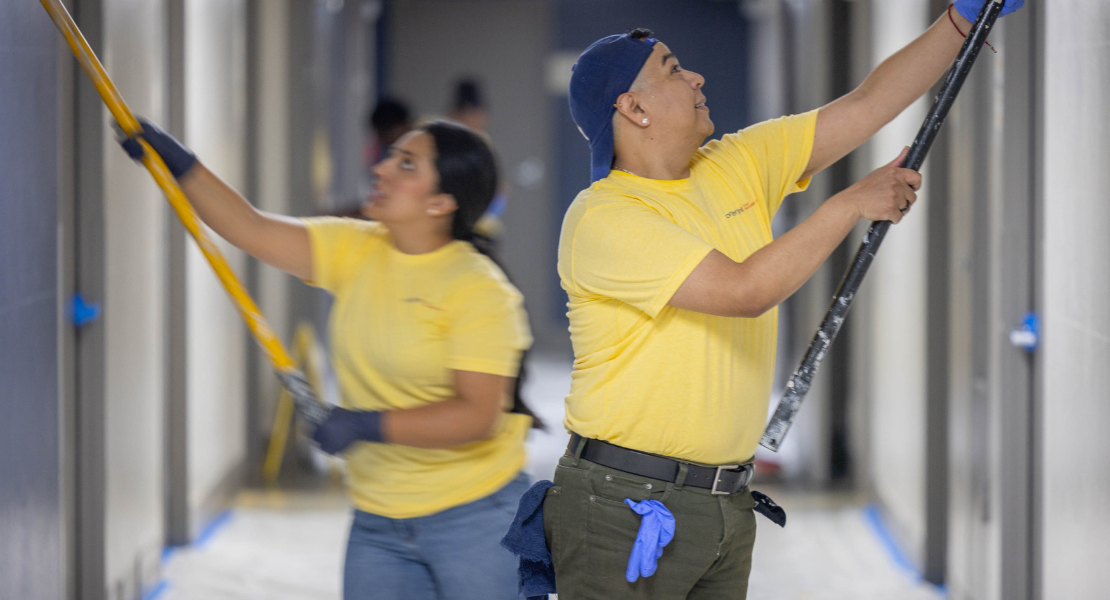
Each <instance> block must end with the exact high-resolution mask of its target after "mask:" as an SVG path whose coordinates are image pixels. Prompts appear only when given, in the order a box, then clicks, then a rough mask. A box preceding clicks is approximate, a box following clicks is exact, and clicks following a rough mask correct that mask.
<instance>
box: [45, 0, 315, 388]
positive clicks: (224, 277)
mask: <svg viewBox="0 0 1110 600" xmlns="http://www.w3.org/2000/svg"><path fill="white" fill-rule="evenodd" d="M42 5H43V7H44V8H46V12H48V13H50V18H51V19H53V20H54V24H55V25H57V26H58V30H59V31H61V32H62V35H63V36H65V38H66V41H67V42H69V47H70V48H71V49H72V50H73V54H74V56H76V57H77V61H78V62H80V63H81V66H82V67H83V68H84V69H85V73H87V74H88V76H89V79H91V80H92V83H93V85H94V86H96V91H97V92H99V93H100V97H101V98H103V99H104V103H105V104H106V105H107V106H108V110H109V111H111V113H112V116H113V117H115V119H116V122H117V123H119V126H120V128H121V129H123V132H124V134H126V135H127V136H129V137H134V136H137V135H138V134H140V133H142V127H141V126H140V125H139V122H138V121H137V120H136V119H135V115H133V114H132V113H131V110H130V109H129V108H127V105H126V104H125V103H124V102H123V98H121V97H120V95H119V91H118V90H116V86H115V85H113V84H112V81H111V80H110V79H109V78H108V74H107V73H106V72H105V71H104V66H103V65H101V64H100V61H99V60H98V59H97V58H96V55H95V54H93V51H92V49H91V48H89V44H88V42H87V41H85V36H83V35H81V31H80V30H79V29H77V25H76V24H75V23H74V22H73V18H72V17H70V15H69V12H67V11H66V9H65V7H64V6H62V4H61V2H60V0H42ZM136 139H138V141H139V143H140V144H142V147H143V159H142V163H143V165H144V166H146V168H147V170H149V171H150V174H151V175H152V176H153V177H154V181H155V182H157V184H158V187H160V188H162V191H163V192H165V194H166V199H167V200H169V202H170V205H171V206H173V209H174V211H176V212H177V216H178V218H179V219H181V222H182V224H184V225H185V229H187V230H189V233H190V234H192V236H193V239H195V240H196V242H197V245H198V246H200V251H201V252H202V253H204V257H205V258H207V259H208V264H210V265H212V268H213V269H214V270H215V271H216V275H217V276H218V277H219V278H220V282H222V283H223V285H224V288H225V289H227V292H228V293H229V294H231V298H232V300H233V301H234V302H235V306H236V307H237V308H238V309H239V313H240V314H241V315H242V316H243V320H244V321H246V322H247V327H249V328H250V330H251V333H253V334H254V337H255V339H257V340H258V343H259V344H261V345H262V348H263V349H264V350H265V351H266V354H267V355H269V357H270V362H271V363H273V365H274V368H275V369H277V371H278V372H279V373H281V374H284V375H290V374H292V373H294V372H295V371H296V366H295V365H294V363H293V360H292V359H291V358H290V357H289V354H288V353H287V352H286V351H285V348H284V347H283V346H282V344H281V340H279V339H278V338H277V336H276V335H274V332H273V330H271V329H270V326H269V325H268V324H267V323H266V318H265V317H263V316H262V313H261V312H260V311H259V310H258V306H257V305H255V303H254V300H251V297H250V295H249V294H247V291H246V290H245V289H243V285H242V284H241V283H239V280H238V279H237V278H236V277H235V273H234V272H233V271H232V270H231V267H229V266H228V264H227V260H226V259H224V257H223V255H222V254H221V253H220V250H219V248H217V247H216V245H215V244H213V243H212V241H211V240H209V239H208V236H206V235H205V234H204V230H202V229H201V227H200V220H199V219H198V218H197V215H196V212H194V211H193V207H192V205H191V204H189V200H188V199H187V198H186V197H185V194H184V192H182V191H181V188H179V187H178V186H177V181H176V180H175V179H174V177H173V175H172V174H171V173H170V171H169V169H168V168H166V164H165V163H164V162H162V157H161V156H159V155H158V153H157V152H155V151H154V149H153V148H151V147H150V145H149V144H147V142H146V140H144V139H142V138H136Z"/></svg>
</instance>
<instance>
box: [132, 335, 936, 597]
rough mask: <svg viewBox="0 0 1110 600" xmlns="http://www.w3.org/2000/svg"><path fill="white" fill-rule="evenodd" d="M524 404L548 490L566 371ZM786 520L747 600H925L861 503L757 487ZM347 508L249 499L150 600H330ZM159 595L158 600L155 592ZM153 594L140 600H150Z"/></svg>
mask: <svg viewBox="0 0 1110 600" xmlns="http://www.w3.org/2000/svg"><path fill="white" fill-rule="evenodd" d="M529 377H530V378H529V382H528V388H527V397H528V398H529V399H530V400H531V401H532V402H533V403H534V406H536V408H537V409H538V412H539V413H540V414H541V416H542V417H543V418H544V419H545V420H546V421H547V422H548V424H549V429H550V430H552V431H550V432H533V434H532V436H531V438H530V439H529V444H528V450H529V457H530V462H529V465H528V471H529V473H530V474H531V475H532V477H533V478H534V479H535V478H550V477H551V473H552V472H553V470H554V465H555V461H556V460H557V459H558V456H559V455H560V454H561V452H562V448H563V447H564V446H565V439H566V436H565V434H564V433H563V429H562V426H561V424H560V419H561V414H562V410H563V409H562V403H563V394H564V390H566V389H567V388H568V386H569V379H570V364H569V362H567V361H563V360H559V359H553V358H544V357H540V358H537V359H535V360H533V361H532V364H531V370H530V374H529ZM756 487H759V488H760V489H761V490H762V491H764V492H766V493H768V494H769V495H771V496H772V497H773V498H774V499H775V500H776V501H777V502H779V503H780V504H781V505H782V506H783V507H784V508H785V509H786V510H787V513H788V515H789V522H788V526H787V527H786V528H785V529H779V528H778V527H775V526H774V525H772V524H771V523H770V522H768V521H766V520H765V519H762V518H760V519H759V521H758V522H759V536H758V538H757V541H756V553H755V559H754V565H753V567H752V576H751V585H750V589H749V593H748V598H750V599H751V600H805V599H809V598H821V599H822V600H935V599H938V598H943V597H944V596H943V595H942V594H940V593H938V591H937V590H936V588H934V587H932V586H930V585H928V584H924V583H920V582H918V581H916V580H915V577H914V575H913V574H912V572H910V571H908V570H907V567H904V566H900V565H901V564H904V563H899V562H898V560H897V558H896V557H895V556H894V555H892V553H891V549H890V548H889V547H888V546H886V545H885V544H884V538H883V535H884V534H883V533H882V532H881V531H880V530H879V529H878V528H877V527H876V523H875V520H874V518H872V517H871V516H870V512H869V511H870V510H873V509H869V508H868V507H866V506H864V501H865V497H864V496H862V495H860V494H855V493H841V492H801V491H790V490H787V489H780V488H775V487H767V486H758V485H757V486H756ZM349 526H350V508H349V504H348V501H347V498H346V496H345V495H344V493H343V491H342V489H340V488H339V486H333V487H332V488H331V489H328V490H320V491H312V492H303V491H294V492H291V491H278V490H270V491H267V490H248V491H245V492H243V493H241V494H240V495H239V497H238V499H237V501H236V506H235V507H234V508H232V509H231V510H230V511H229V512H227V513H225V514H224V516H222V517H220V518H218V519H216V520H215V521H214V522H213V525H210V526H209V529H208V531H206V532H205V533H204V534H202V535H201V536H200V538H199V541H198V542H197V543H195V544H193V545H192V546H189V547H186V548H182V549H179V550H176V551H172V553H171V555H170V556H169V557H168V559H167V561H166V563H165V566H164V572H165V582H164V585H163V586H162V588H161V590H162V591H161V592H160V593H158V594H157V596H158V599H159V600H294V599H297V600H301V599H305V600H334V599H338V598H339V597H340V581H341V571H342V561H343V549H344V545H345V543H346V537H347V528H348V527H349ZM156 591H157V590H156ZM155 595H156V594H155V593H151V594H149V595H148V600H154V596H155Z"/></svg>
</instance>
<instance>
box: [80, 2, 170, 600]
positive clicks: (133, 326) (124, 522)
mask: <svg viewBox="0 0 1110 600" xmlns="http://www.w3.org/2000/svg"><path fill="white" fill-rule="evenodd" d="M103 7H104V23H105V35H104V39H105V43H104V50H103V52H102V56H101V59H102V60H103V61H104V62H105V65H106V68H107V70H108V73H109V75H110V76H111V77H112V78H113V79H114V81H115V83H116V85H117V87H119V89H120V92H121V93H122V95H123V97H124V99H126V101H127V102H128V103H129V104H130V106H131V109H132V110H133V111H134V112H135V113H137V114H141V115H143V116H146V117H148V118H150V119H153V120H155V121H159V120H162V119H163V118H164V117H165V109H164V107H165V98H164V93H165V89H166V78H165V56H166V55H165V36H164V35H163V34H162V30H163V23H164V10H165V4H164V3H163V2H161V1H159V0H104V1H103ZM82 85H86V84H85V83H84V82H82ZM109 118H110V117H109V116H108V113H107V111H104V126H105V128H106V129H107V127H108V122H109ZM104 169H105V173H104V220H105V223H104V228H105V232H104V239H105V257H104V258H105V261H104V262H105V265H106V267H105V289H106V292H105V298H104V327H105V347H106V356H105V358H104V362H105V371H106V373H105V387H106V391H105V429H106V431H105V459H106V469H105V478H106V481H105V489H106V490H107V492H106V494H107V497H106V516H105V569H106V573H105V577H106V582H107V585H108V588H109V597H110V598H117V597H119V598H133V597H136V596H135V594H136V591H135V590H134V589H133V588H132V586H133V585H134V574H135V572H136V565H138V568H139V570H141V571H142V572H143V573H144V575H143V579H145V584H146V585H149V584H151V583H153V582H154V581H155V580H156V575H157V573H156V569H157V561H158V556H159V553H160V552H161V549H162V541H163V537H164V535H163V504H164V503H163V493H162V485H163V470H164V469H163V437H164V436H163V405H164V398H165V394H164V377H163V370H164V361H163V355H164V353H163V351H162V348H163V345H164V343H165V336H164V331H163V327H164V317H165V315H164V309H163V307H164V302H165V296H164V295H165V287H166V281H165V273H164V263H165V251H166V247H165V240H164V237H165V236H164V231H165V227H164V224H165V220H164V219H165V211H166V210H167V209H166V202H165V200H163V197H162V194H161V192H160V191H159V189H158V188H157V186H155V184H154V182H153V181H152V180H151V178H150V175H149V174H148V173H147V172H146V170H145V169H143V168H142V167H141V166H137V165H136V164H135V163H134V162H132V161H131V159H129V158H128V157H127V156H126V155H125V154H124V153H123V151H122V150H120V148H119V146H118V145H117V144H116V142H115V134H114V133H112V132H110V131H108V132H106V133H105V135H104Z"/></svg>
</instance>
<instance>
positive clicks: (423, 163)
mask: <svg viewBox="0 0 1110 600" xmlns="http://www.w3.org/2000/svg"><path fill="white" fill-rule="evenodd" d="M435 157H436V152H435V142H434V141H433V140H432V136H430V135H428V134H427V133H425V132H423V131H413V132H410V133H407V134H405V135H404V136H403V137H401V139H399V140H397V141H396V142H395V143H394V144H393V145H392V146H391V147H390V149H389V155H388V156H387V157H386V158H385V160H383V161H381V162H380V163H378V164H377V165H375V166H374V169H373V170H374V175H375V177H376V179H377V181H376V182H375V183H374V189H373V191H371V192H370V196H369V198H368V199H367V202H366V204H364V205H363V206H362V214H363V215H364V216H366V217H367V218H370V219H374V220H375V221H380V222H382V223H384V224H386V225H390V224H401V223H412V222H414V221H418V220H422V219H438V218H442V217H443V216H445V215H447V214H450V212H453V211H452V210H450V209H452V208H453V201H451V202H448V199H449V198H450V197H449V196H446V197H445V196H444V194H440V193H438V187H439V174H438V172H437V171H436V165H435ZM448 204H451V205H450V206H448Z"/></svg>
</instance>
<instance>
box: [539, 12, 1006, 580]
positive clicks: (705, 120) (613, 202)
mask: <svg viewBox="0 0 1110 600" xmlns="http://www.w3.org/2000/svg"><path fill="white" fill-rule="evenodd" d="M983 1H984V0H959V1H957V2H956V4H955V7H954V9H955V10H950V12H949V13H948V14H944V15H941V16H940V18H939V19H938V20H937V21H936V22H935V23H934V24H933V25H932V26H931V27H930V28H929V29H928V30H927V31H926V32H925V33H923V34H922V35H921V36H920V37H918V38H917V39H916V40H914V41H913V42H911V43H910V44H909V45H908V46H906V47H905V48H903V49H902V50H901V51H899V52H898V53H896V54H894V55H893V56H891V57H890V58H888V59H887V60H885V61H884V62H883V63H882V64H880V65H879V66H878V67H877V68H876V69H875V70H874V71H873V72H872V73H871V74H870V75H869V76H868V78H867V79H866V80H865V81H864V82H863V84H862V85H860V87H859V88H857V89H856V90H855V91H853V92H850V93H849V94H847V95H845V96H843V97H842V98H840V99H838V100H835V101H834V102H832V103H830V104H828V105H826V106H824V107H823V108H821V109H819V110H814V111H812V112H809V113H806V114H802V115H795V116H789V117H783V118H780V119H775V120H772V121H768V122H765V123H759V124H757V125H753V126H751V127H749V128H747V129H744V130H742V131H740V132H738V133H733V134H728V135H725V136H724V137H723V138H722V139H721V140H719V141H712V142H710V143H708V144H705V145H702V144H703V142H704V140H705V139H706V138H707V137H708V136H710V135H711V134H712V133H713V129H714V127H713V121H712V120H711V119H710V116H709V108H708V105H707V102H706V95H705V94H704V93H703V92H702V86H703V85H704V84H705V80H704V78H702V76H701V75H698V74H697V73H695V72H693V71H689V70H686V69H684V68H683V66H682V65H681V63H680V62H679V60H678V58H677V57H676V56H675V54H674V53H673V52H672V49H670V48H668V47H667V46H666V45H665V44H663V43H662V42H660V41H657V40H656V39H654V38H653V37H652V33H651V32H650V31H648V30H645V29H637V30H634V31H632V32H631V33H629V34H625V35H614V36H609V37H606V38H603V39H601V40H599V41H598V42H596V43H594V44H593V45H592V46H590V47H589V48H588V49H587V50H586V51H585V52H584V53H582V55H581V56H580V57H579V59H578V62H577V64H576V65H575V67H574V72H573V75H572V78H571V83H570V94H569V98H570V109H571V113H572V115H573V117H574V120H575V123H577V125H578V127H579V129H580V130H581V131H582V132H583V134H584V135H585V136H586V138H587V139H588V140H589V142H590V148H591V155H592V157H591V181H592V182H593V184H592V185H591V187H590V188H589V189H587V190H585V191H583V192H582V193H580V194H579V195H578V197H577V198H576V199H575V200H574V202H573V203H572V204H571V206H570V208H569V209H568V210H567V214H566V218H565V220H564V223H563V229H562V234H561V238H560V243H559V259H558V261H559V262H558V269H559V276H560V279H561V281H562V285H563V288H564V289H565V290H566V291H567V294H568V296H569V304H568V306H569V309H570V311H569V316H570V332H571V340H572V342H573V345H574V354H575V362H574V372H573V376H572V380H571V381H572V383H571V389H570V393H569V395H568V396H567V398H566V407H567V414H566V420H565V424H566V426H567V429H568V430H570V431H571V433H572V435H571V440H570V444H569V445H568V448H567V454H566V455H565V456H564V457H563V458H562V459H560V461H559V466H558V467H557V469H556V472H555V478H554V484H555V487H553V488H551V489H549V490H548V491H547V494H546V499H545V500H544V503H543V511H544V524H545V529H546V533H547V536H546V537H547V540H548V541H549V544H550V548H551V552H552V556H553V559H554V570H555V577H556V582H557V587H558V592H559V597H560V598H561V599H562V600H578V599H581V598H653V599H680V598H682V599H685V598H689V599H695V598H706V599H709V598H713V599H718V598H744V597H745V596H746V593H747V585H748V575H749V572H750V569H751V559H752V548H753V546H754V543H755V531H756V522H755V516H754V512H753V510H758V511H759V512H761V513H763V514H766V515H768V516H770V517H772V518H774V519H778V520H779V521H781V522H782V523H785V519H784V515H783V514H782V513H781V509H779V508H778V507H777V506H775V505H774V504H773V503H772V502H770V501H769V500H768V499H767V498H766V497H765V496H762V495H760V494H758V492H756V493H752V492H751V491H750V490H749V488H748V484H749V483H750V482H751V477H752V473H753V468H752V467H751V460H752V456H753V454H754V453H755V449H756V447H757V446H758V444H759V439H760V435H761V434H762V432H763V427H764V424H765V422H766V417H767V406H768V401H769V398H770V392H771V385H772V378H773V375H774V357H775V344H776V325H777V314H776V307H777V306H778V304H779V303H781V302H782V301H783V300H785V299H786V298H788V297H789V296H790V295H791V294H793V293H794V292H795V291H796V290H797V289H798V288H799V287H801V285H802V284H803V283H805V281H806V280H807V279H809V277H810V276H811V275H813V273H814V272H815V271H816V270H817V269H818V267H820V266H821V264H822V263H823V262H824V261H825V259H827V258H828V256H829V255H830V254H831V253H832V251H833V250H834V249H835V248H836V247H837V246H838V245H839V244H840V243H841V242H842V241H843V240H844V238H845V237H846V236H847V235H848V233H849V232H850V231H852V229H853V228H854V227H855V226H856V224H857V223H858V222H859V221H860V220H861V219H866V220H868V221H892V222H894V223H897V222H899V221H900V220H901V219H902V218H903V217H904V216H905V215H906V213H907V212H909V211H910V209H911V207H912V206H913V203H914V201H915V200H916V190H917V189H918V188H919V186H920V184H921V176H920V174H918V173H916V172H914V171H912V170H909V169H903V168H900V166H899V165H900V164H901V161H902V159H903V158H904V156H905V152H903V153H902V156H900V157H898V158H897V159H895V160H894V162H892V163H891V164H889V165H887V166H886V167H883V168H881V169H878V170H876V171H874V172H873V173H871V174H870V175H868V176H867V177H865V178H864V179H862V180H861V181H859V182H857V183H856V184H854V185H852V186H851V187H849V188H848V189H846V190H844V191H842V192H840V193H838V194H836V195H835V196H833V197H832V198H830V199H829V200H828V201H826V202H825V203H824V204H823V205H822V206H821V207H820V208H818V209H817V210H816V211H815V212H814V213H813V214H812V215H811V216H810V217H809V218H807V219H806V220H805V221H803V222H802V223H801V224H799V225H798V226H797V227H795V228H794V229H793V230H791V231H790V232H788V233H786V234H785V235H783V236H781V237H780V238H779V239H777V240H773V239H772V236H771V219H772V217H773V216H774V214H775V212H776V211H777V210H778V208H779V206H780V204H781V203H782V201H783V198H784V197H785V196H787V195H789V194H791V193H794V192H798V191H801V190H804V189H805V188H806V186H808V185H809V181H810V178H811V177H812V176H813V175H814V174H816V173H818V172H820V171H822V170H824V169H825V168H827V167H829V166H830V165H832V164H833V163H834V162H836V161H837V160H839V159H840V158H842V157H843V156H845V155H846V154H848V153H849V152H851V151H852V150H853V149H855V148H856V147H858V146H859V145H860V144H862V143H863V142H865V141H867V139H868V138H870V137H871V136H872V135H874V134H875V132H877V131H878V130H879V129H880V128H881V127H883V126H884V125H885V124H887V123H888V122H890V121H891V120H892V119H894V117H896V116H897V115H898V114H899V113H901V112H902V111H903V110H904V109H905V108H906V107H908V106H909V105H910V104H911V103H912V102H914V101H915V100H917V98H919V97H920V96H921V95H922V94H924V93H925V92H927V91H928V90H929V88H930V87H931V86H932V85H933V84H934V83H935V82H936V81H937V79H938V78H939V77H940V76H941V75H942V74H943V73H944V72H945V70H946V69H948V67H949V66H950V65H951V64H952V61H953V60H954V59H955V57H956V54H957V52H958V51H959V49H960V47H961V46H962V45H963V43H964V32H967V31H968V30H969V29H970V27H971V22H970V21H971V20H973V19H974V18H975V17H976V15H977V14H978V12H979V10H980V8H981V7H982V6H983ZM1021 4H1022V0H1008V1H1007V2H1006V4H1005V8H1004V9H1003V14H1006V13H1009V12H1013V11H1014V10H1017V8H1019V7H1020V5H1021ZM651 501H656V502H659V503H661V506H662V507H663V508H662V509H660V508H659V507H658V506H655V505H650V506H651V508H650V510H648V509H643V506H644V505H649V503H650V502H651ZM626 502H632V503H633V504H635V505H636V507H637V510H636V511H635V512H634V511H633V510H631V509H630V506H629V505H626ZM637 513H639V514H644V515H645V516H644V517H643V520H641V517H640V516H639V515H638V514H637ZM649 517H650V518H652V519H653V520H654V523H655V526H654V529H653V530H649V531H648V534H651V535H649V536H648V537H645V536H644V533H643V531H644V530H643V529H641V526H642V525H646V524H647V523H648V519H649ZM668 519H669V520H670V524H671V526H672V527H673V529H672V530H671V531H672V532H673V538H671V537H667V536H662V535H660V534H659V530H660V525H659V524H664V525H665V524H666V522H667V520H668ZM780 524H781V523H780ZM664 529H665V528H664ZM652 531H654V534H652ZM664 546H665V547H666V550H665V551H664V550H663V547H664ZM660 554H661V558H659V555H660ZM655 559H658V561H657V562H656V560H655ZM641 562H642V564H639V563H641ZM656 569H658V570H656ZM641 575H642V577H641Z"/></svg>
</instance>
